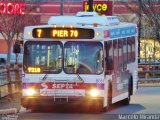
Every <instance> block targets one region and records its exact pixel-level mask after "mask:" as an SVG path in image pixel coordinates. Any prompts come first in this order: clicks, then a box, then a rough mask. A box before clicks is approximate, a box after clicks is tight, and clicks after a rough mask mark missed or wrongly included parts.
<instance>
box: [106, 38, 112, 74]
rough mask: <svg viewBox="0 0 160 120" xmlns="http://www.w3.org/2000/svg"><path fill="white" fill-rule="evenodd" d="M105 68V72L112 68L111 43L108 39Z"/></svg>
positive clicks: (109, 71)
mask: <svg viewBox="0 0 160 120" xmlns="http://www.w3.org/2000/svg"><path fill="white" fill-rule="evenodd" d="M106 47H107V49H106V70H107V73H111V71H112V69H113V45H112V41H108V42H107V45H106Z"/></svg>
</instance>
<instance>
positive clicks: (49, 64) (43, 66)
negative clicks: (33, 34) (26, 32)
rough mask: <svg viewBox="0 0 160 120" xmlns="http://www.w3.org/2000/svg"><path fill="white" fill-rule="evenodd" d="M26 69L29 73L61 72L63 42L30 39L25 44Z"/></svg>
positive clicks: (24, 65)
mask: <svg viewBox="0 0 160 120" xmlns="http://www.w3.org/2000/svg"><path fill="white" fill-rule="evenodd" d="M23 62H24V64H23V67H24V71H25V72H28V73H59V72H61V70H62V43H61V42H55V41H52V42H51V41H50V42H49V41H45V42H44V41H37V42H36V41H28V42H26V43H25V45H24V61H23Z"/></svg>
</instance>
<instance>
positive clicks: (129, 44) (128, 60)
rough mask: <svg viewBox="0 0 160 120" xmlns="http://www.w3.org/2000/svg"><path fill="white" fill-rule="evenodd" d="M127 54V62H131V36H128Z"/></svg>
mask: <svg viewBox="0 0 160 120" xmlns="http://www.w3.org/2000/svg"><path fill="white" fill-rule="evenodd" d="M127 54H128V58H127V62H128V63H130V62H131V60H132V41H131V38H127Z"/></svg>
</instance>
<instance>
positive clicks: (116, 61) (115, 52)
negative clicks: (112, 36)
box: [113, 40, 118, 71]
mask: <svg viewBox="0 0 160 120" xmlns="http://www.w3.org/2000/svg"><path fill="white" fill-rule="evenodd" d="M113 49H114V50H113V51H114V52H113V55H114V56H113V64H114V70H115V71H116V70H117V68H118V43H117V40H114V41H113Z"/></svg>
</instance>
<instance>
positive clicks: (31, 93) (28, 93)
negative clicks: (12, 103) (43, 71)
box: [26, 88, 37, 96]
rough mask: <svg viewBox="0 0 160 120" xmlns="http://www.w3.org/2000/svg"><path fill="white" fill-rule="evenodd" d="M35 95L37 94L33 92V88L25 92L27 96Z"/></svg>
mask: <svg viewBox="0 0 160 120" xmlns="http://www.w3.org/2000/svg"><path fill="white" fill-rule="evenodd" d="M36 93H37V92H36V90H34V89H33V88H29V89H27V90H26V94H27V95H28V96H32V95H34V94H36Z"/></svg>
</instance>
